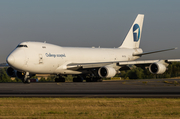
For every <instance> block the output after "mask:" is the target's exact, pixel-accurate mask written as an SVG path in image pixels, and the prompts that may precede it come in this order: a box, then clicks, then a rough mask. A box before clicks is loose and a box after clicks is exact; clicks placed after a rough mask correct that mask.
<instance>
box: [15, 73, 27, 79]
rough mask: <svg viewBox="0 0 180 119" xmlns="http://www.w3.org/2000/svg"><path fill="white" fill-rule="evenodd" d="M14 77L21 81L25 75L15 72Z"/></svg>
mask: <svg viewBox="0 0 180 119" xmlns="http://www.w3.org/2000/svg"><path fill="white" fill-rule="evenodd" d="M16 77H17V78H19V79H21V80H23V79H24V77H25V73H23V72H20V71H16Z"/></svg>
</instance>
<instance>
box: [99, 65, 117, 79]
mask: <svg viewBox="0 0 180 119" xmlns="http://www.w3.org/2000/svg"><path fill="white" fill-rule="evenodd" d="M98 74H99V76H100V77H102V78H111V77H114V76H115V75H116V70H115V69H114V68H113V67H110V66H104V67H101V68H100V69H99V70H98Z"/></svg>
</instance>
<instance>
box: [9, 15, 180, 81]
mask: <svg viewBox="0 0 180 119" xmlns="http://www.w3.org/2000/svg"><path fill="white" fill-rule="evenodd" d="M143 20H144V15H143V14H138V16H137V18H136V19H135V21H134V23H133V25H132V26H131V28H130V30H129V32H128V34H127V36H126V38H125V39H124V41H123V43H122V45H121V46H120V47H118V48H81V47H61V46H57V45H53V44H49V43H45V42H44V43H43V42H31V41H28V42H22V43H20V44H19V45H18V46H17V47H16V48H15V49H14V50H13V51H12V52H11V53H10V54H9V56H8V57H7V59H6V61H7V63H8V64H9V66H10V67H9V68H8V69H7V74H8V75H9V76H11V77H18V78H19V79H21V80H22V82H24V83H29V82H30V80H29V79H30V77H32V76H34V75H35V74H56V75H57V78H56V81H59V82H65V79H64V78H63V77H62V76H67V75H68V74H71V75H75V76H77V78H74V79H73V81H74V82H80V81H83V79H85V80H86V81H87V82H91V81H101V79H102V78H111V77H114V76H115V75H116V74H117V73H120V71H122V70H127V69H130V66H131V65H135V66H140V67H149V71H150V72H151V73H153V74H162V73H164V72H165V71H166V69H167V66H168V65H169V63H171V62H174V61H180V59H167V60H144V61H134V60H136V59H138V58H140V57H141V56H143V55H146V54H151V53H157V52H162V51H168V50H173V49H175V48H171V49H166V50H159V51H153V52H144V53H143V50H142V49H141V48H139V44H140V40H141V32H142V26H143Z"/></svg>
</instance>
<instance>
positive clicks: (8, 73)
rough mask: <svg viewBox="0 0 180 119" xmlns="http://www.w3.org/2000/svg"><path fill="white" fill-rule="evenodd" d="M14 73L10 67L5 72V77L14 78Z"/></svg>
mask: <svg viewBox="0 0 180 119" xmlns="http://www.w3.org/2000/svg"><path fill="white" fill-rule="evenodd" d="M15 72H16V70H14V69H13V68H12V67H8V68H7V70H6V73H7V75H8V76H10V77H16V74H15Z"/></svg>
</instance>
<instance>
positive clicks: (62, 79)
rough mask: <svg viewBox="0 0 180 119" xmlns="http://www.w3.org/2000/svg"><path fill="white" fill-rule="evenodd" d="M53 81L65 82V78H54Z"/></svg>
mask: <svg viewBox="0 0 180 119" xmlns="http://www.w3.org/2000/svg"><path fill="white" fill-rule="evenodd" d="M55 82H65V78H55Z"/></svg>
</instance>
